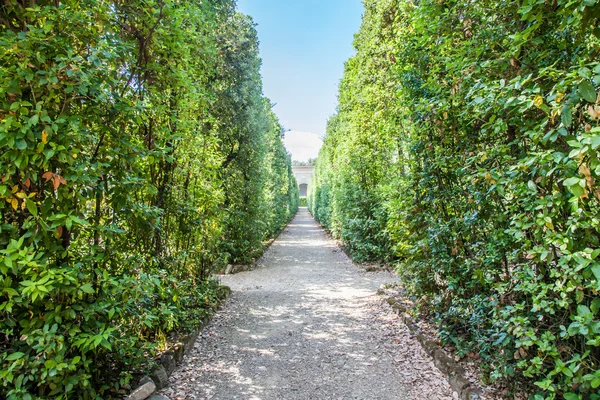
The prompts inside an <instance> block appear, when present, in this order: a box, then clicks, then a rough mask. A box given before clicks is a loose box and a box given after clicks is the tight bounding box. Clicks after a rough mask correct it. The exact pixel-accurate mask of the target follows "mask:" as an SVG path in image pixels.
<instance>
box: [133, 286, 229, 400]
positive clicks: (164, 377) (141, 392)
mask: <svg viewBox="0 0 600 400" xmlns="http://www.w3.org/2000/svg"><path fill="white" fill-rule="evenodd" d="M230 294H231V288H229V286H225V285H221V287H220V296H219V300H218V302H217V305H216V307H215V308H214V309H213V311H217V310H218V309H219V307H220V306H221V304H222V303H223V301H225V299H227V298H228V297H229V295H230ZM209 322H210V317H204V318H203V319H202V321H200V324H199V325H198V327H197V328H196V329H195V330H194V331H192V333H190V334H188V335H184V336H182V337H181V338H180V339H179V341H178V342H177V343H176V344H175V346H174V348H173V349H172V350H169V351H168V352H166V353H164V354H162V355H161V356H160V359H159V360H158V363H159V365H158V366H157V367H156V368H154V369H153V370H152V373H151V374H150V375H149V376H148V375H144V376H143V377H142V379H140V381H139V383H138V385H137V387H136V388H135V389H134V390H133V391H132V392H131V393H130V394H129V396H127V397H125V399H124V400H145V399H151V400H168V399H167V398H166V397H164V396H161V395H157V394H156V391H158V390H160V389H163V388H165V387H167V385H168V384H169V377H170V376H171V374H173V372H174V371H175V369H176V368H177V364H179V363H181V361H183V357H184V356H185V355H186V354H189V353H190V351H192V349H193V348H194V343H196V339H198V336H200V334H201V333H202V331H203V330H204V328H205V327H206V326H207V325H208V323H209Z"/></svg>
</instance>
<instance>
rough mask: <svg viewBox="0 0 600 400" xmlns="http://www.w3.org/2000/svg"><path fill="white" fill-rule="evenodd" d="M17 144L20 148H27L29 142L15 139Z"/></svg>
mask: <svg viewBox="0 0 600 400" xmlns="http://www.w3.org/2000/svg"><path fill="white" fill-rule="evenodd" d="M15 146H17V149H19V150H25V149H26V148H27V142H26V141H25V140H23V139H19V140H17V141H15Z"/></svg>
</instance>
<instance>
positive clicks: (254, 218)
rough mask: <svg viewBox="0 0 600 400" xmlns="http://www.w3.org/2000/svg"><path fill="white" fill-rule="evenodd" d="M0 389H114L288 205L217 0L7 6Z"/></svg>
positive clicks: (33, 395)
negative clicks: (223, 268) (218, 270)
mask: <svg viewBox="0 0 600 400" xmlns="http://www.w3.org/2000/svg"><path fill="white" fill-rule="evenodd" d="M4 3H5V4H4V5H3V6H2V7H1V9H0V26H1V27H2V29H1V31H0V54H1V58H2V65H1V67H0V117H1V118H0V119H1V123H0V199H1V202H0V397H2V398H6V399H10V400H12V399H25V400H26V399H67V398H80V399H96V398H103V399H106V398H112V397H118V396H120V395H121V394H122V393H124V387H126V386H127V385H128V383H129V382H130V380H131V377H132V373H133V372H136V371H142V370H144V369H147V368H150V367H151V366H149V365H146V364H145V363H144V360H146V359H147V358H148V356H149V355H153V354H156V353H157V352H158V351H160V350H161V349H162V348H164V346H165V345H166V343H167V340H168V337H169V335H171V334H172V333H173V332H176V331H185V330H190V329H192V328H193V327H194V325H196V324H197V322H198V321H200V320H201V319H202V318H203V317H204V316H205V314H206V313H207V312H208V310H209V308H210V307H211V305H212V304H213V303H214V302H215V300H216V298H217V292H218V287H217V284H216V283H215V282H214V281H212V280H211V279H210V276H211V274H212V271H214V270H215V269H216V268H219V267H221V266H223V265H226V264H227V263H228V262H236V261H241V260H243V258H244V257H245V256H249V257H251V256H252V255H253V254H257V253H259V252H260V251H262V241H263V240H265V239H267V238H269V237H270V236H271V235H272V234H274V233H275V232H277V231H278V230H279V229H280V228H281V226H282V225H283V224H285V223H286V222H287V221H288V220H289V219H290V218H291V217H292V216H293V215H294V214H295V212H296V209H297V206H298V193H297V188H296V183H295V180H294V178H293V175H292V172H291V160H290V159H289V156H288V155H287V153H286V152H285V149H284V147H283V144H282V140H281V138H282V129H281V127H280V125H279V123H278V121H277V119H276V117H275V116H274V115H273V113H272V112H271V104H270V102H269V101H268V100H267V99H265V98H264V97H263V95H262V89H261V80H260V75H259V65H260V60H259V58H258V45H257V39H256V32H255V30H254V27H253V23H252V21H251V19H250V18H249V17H247V16H244V15H241V14H239V13H237V12H236V11H235V3H234V1H230V0H209V1H202V2H198V1H175V0H164V1H156V2H153V1H150V2H149V1H104V0H83V1H61V2H57V1H37V2H25V1H23V2H21V1H17V0H11V1H6V2H4Z"/></svg>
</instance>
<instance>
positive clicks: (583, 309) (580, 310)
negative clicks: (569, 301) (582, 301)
mask: <svg viewBox="0 0 600 400" xmlns="http://www.w3.org/2000/svg"><path fill="white" fill-rule="evenodd" d="M591 314H592V312H591V311H590V309H589V308H588V307H587V306H584V305H579V306H577V315H579V316H580V317H587V316H589V315H591Z"/></svg>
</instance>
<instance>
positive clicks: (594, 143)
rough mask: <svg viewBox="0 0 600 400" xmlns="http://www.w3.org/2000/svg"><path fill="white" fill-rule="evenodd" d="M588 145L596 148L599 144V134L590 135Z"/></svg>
mask: <svg viewBox="0 0 600 400" xmlns="http://www.w3.org/2000/svg"><path fill="white" fill-rule="evenodd" d="M590 145H591V146H592V149H593V150H596V149H597V148H598V146H600V135H596V136H592V137H591V138H590Z"/></svg>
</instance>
